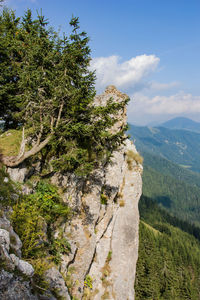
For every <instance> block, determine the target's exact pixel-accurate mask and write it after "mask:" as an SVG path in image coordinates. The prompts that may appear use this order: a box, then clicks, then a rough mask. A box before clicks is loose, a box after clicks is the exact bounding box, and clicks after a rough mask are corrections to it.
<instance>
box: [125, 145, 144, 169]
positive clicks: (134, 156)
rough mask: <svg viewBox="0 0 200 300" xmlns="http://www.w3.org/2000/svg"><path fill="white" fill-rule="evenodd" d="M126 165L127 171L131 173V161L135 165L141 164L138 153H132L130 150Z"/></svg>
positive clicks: (141, 160) (140, 157)
mask: <svg viewBox="0 0 200 300" xmlns="http://www.w3.org/2000/svg"><path fill="white" fill-rule="evenodd" d="M126 155H127V160H126V161H127V164H128V169H129V170H130V171H131V170H132V169H133V161H135V162H136V163H137V164H143V157H142V156H141V155H140V154H139V153H138V152H133V151H132V150H128V151H127V153H126Z"/></svg>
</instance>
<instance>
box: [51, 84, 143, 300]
mask: <svg viewBox="0 0 200 300" xmlns="http://www.w3.org/2000/svg"><path fill="white" fill-rule="evenodd" d="M111 97H112V98H113V99H114V101H122V100H123V99H125V98H126V97H127V96H126V95H125V94H122V93H120V92H119V91H117V90H116V89H115V87H113V86H110V87H108V88H107V89H106V91H105V93H104V94H102V95H101V96H97V98H96V105H105V104H106V103H107V101H108V100H109V99H110V98H111ZM118 120H119V121H118V122H117V123H116V124H115V125H114V128H112V130H113V132H116V131H117V130H119V129H120V128H121V127H122V125H124V123H126V111H125V110H122V111H119V114H118ZM130 152H131V153H133V155H132V157H134V155H135V156H136V154H137V151H136V149H135V147H134V145H133V144H132V143H131V141H130V140H128V139H126V140H125V142H124V144H123V145H122V146H121V147H120V149H118V150H117V151H115V152H114V153H113V155H112V158H111V160H110V162H109V163H106V164H105V165H102V167H101V168H99V169H98V170H96V171H94V172H93V174H91V176H90V178H88V180H87V181H86V182H83V181H82V180H80V179H79V178H77V177H76V176H75V175H71V174H69V175H65V176H61V175H60V174H55V175H54V177H53V178H52V182H53V183H54V184H57V185H60V186H61V187H65V188H66V193H65V194H64V201H65V202H66V203H67V204H68V205H69V206H71V207H72V209H73V210H74V211H75V212H76V216H75V217H74V218H73V219H72V221H71V222H70V224H66V225H65V226H64V227H63V232H64V236H65V237H66V238H67V239H68V241H69V242H70V243H71V245H72V253H71V254H70V255H69V256H66V255H63V257H62V262H61V270H62V272H63V273H64V274H65V275H66V276H68V278H69V277H70V278H69V281H70V293H71V295H72V296H73V297H76V298H77V299H82V298H83V299H96V300H98V299H117V300H121V299H129V300H133V299H134V280H135V271H136V262H137V254H138V225H139V213H138V201H139V198H140V196H141V192H142V180H141V173H142V166H141V165H140V164H139V163H138V162H137V161H135V160H134V159H132V161H130V159H129V158H128V155H129V153H130ZM55 234H56V233H55Z"/></svg>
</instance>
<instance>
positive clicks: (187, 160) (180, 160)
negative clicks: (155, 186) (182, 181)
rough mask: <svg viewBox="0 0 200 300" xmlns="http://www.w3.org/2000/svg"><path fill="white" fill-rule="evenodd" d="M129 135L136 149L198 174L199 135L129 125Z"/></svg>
mask: <svg viewBox="0 0 200 300" xmlns="http://www.w3.org/2000/svg"><path fill="white" fill-rule="evenodd" d="M129 134H130V135H131V137H132V139H133V140H134V141H135V144H136V147H137V149H138V150H139V151H140V152H141V153H142V154H143V152H149V153H151V154H154V155H158V156H160V157H163V158H165V159H168V160H170V161H172V162H174V163H176V164H178V165H180V166H183V167H184V168H188V169H190V170H192V171H195V172H200V133H197V132H193V131H189V130H182V129H168V128H164V127H138V126H134V125H130V128H129Z"/></svg>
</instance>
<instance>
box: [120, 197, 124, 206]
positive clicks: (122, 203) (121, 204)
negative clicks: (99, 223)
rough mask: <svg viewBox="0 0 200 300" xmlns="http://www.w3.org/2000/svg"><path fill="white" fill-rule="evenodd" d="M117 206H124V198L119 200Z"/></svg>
mask: <svg viewBox="0 0 200 300" xmlns="http://www.w3.org/2000/svg"><path fill="white" fill-rule="evenodd" d="M119 206H120V207H124V206H125V201H124V199H121V200H120V201H119Z"/></svg>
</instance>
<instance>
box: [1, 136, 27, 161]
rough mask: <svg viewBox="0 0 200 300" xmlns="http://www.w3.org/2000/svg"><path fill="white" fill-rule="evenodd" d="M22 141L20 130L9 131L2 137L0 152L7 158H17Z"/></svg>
mask: <svg viewBox="0 0 200 300" xmlns="http://www.w3.org/2000/svg"><path fill="white" fill-rule="evenodd" d="M21 139H22V132H21V131H20V130H8V131H6V132H4V133H2V134H1V135H0V152H1V153H2V154H3V155H6V156H15V155H17V154H18V153H19V149H20V144H21Z"/></svg>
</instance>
